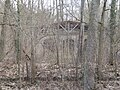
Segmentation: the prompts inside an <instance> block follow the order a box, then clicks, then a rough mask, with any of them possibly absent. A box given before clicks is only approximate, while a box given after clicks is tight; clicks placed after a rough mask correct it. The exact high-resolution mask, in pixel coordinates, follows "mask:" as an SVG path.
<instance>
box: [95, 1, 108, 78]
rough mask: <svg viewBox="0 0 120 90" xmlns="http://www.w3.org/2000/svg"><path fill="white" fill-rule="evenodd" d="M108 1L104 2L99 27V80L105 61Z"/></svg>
mask: <svg viewBox="0 0 120 90" xmlns="http://www.w3.org/2000/svg"><path fill="white" fill-rule="evenodd" d="M106 3H107V0H105V1H104V6H103V10H102V15H101V21H100V23H99V26H98V30H99V46H98V60H97V73H98V80H99V79H100V77H101V76H102V75H101V74H102V73H101V70H102V66H103V65H102V61H103V53H104V19H105V17H104V16H105V9H106Z"/></svg>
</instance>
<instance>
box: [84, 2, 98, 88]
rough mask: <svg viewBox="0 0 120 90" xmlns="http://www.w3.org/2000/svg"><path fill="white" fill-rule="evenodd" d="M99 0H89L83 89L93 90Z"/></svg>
mask: <svg viewBox="0 0 120 90" xmlns="http://www.w3.org/2000/svg"><path fill="white" fill-rule="evenodd" d="M99 5H100V0H92V1H91V12H90V20H89V28H88V37H87V46H86V52H85V63H84V90H94V88H95V61H96V53H97V51H96V48H97V47H96V46H97V45H96V32H97V26H98V23H97V22H96V21H97V18H98V17H97V16H98V8H99Z"/></svg>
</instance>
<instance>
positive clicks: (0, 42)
mask: <svg viewBox="0 0 120 90" xmlns="http://www.w3.org/2000/svg"><path fill="white" fill-rule="evenodd" d="M9 13H10V0H6V1H5V6H4V14H3V24H2V30H1V36H0V61H1V60H2V59H3V58H4V56H5V53H4V49H5V38H6V29H7V26H8V25H9Z"/></svg>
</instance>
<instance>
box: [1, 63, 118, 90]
mask: <svg viewBox="0 0 120 90" xmlns="http://www.w3.org/2000/svg"><path fill="white" fill-rule="evenodd" d="M21 68H22V66H21ZM118 68H119V67H118ZM24 69H25V68H24ZM75 70H76V69H75V67H64V68H63V67H58V66H57V65H52V66H51V65H49V64H47V63H46V64H45V63H43V64H42V65H39V66H37V68H36V75H35V80H34V83H32V84H31V83H30V82H31V81H30V80H31V79H30V78H28V77H27V76H26V72H25V71H26V70H23V71H24V75H23V74H22V73H21V83H19V78H18V75H17V64H16V63H15V62H13V61H4V62H0V90H83V74H82V73H83V70H82V69H81V66H80V67H79V70H78V75H79V76H78V81H76V71H75ZM21 72H22V71H21ZM118 72H119V71H118ZM119 75H120V74H119V73H117V76H116V75H115V72H114V67H112V66H111V67H109V68H108V69H107V70H103V79H102V80H100V81H99V83H98V82H96V90H120V76H119ZM19 87H21V89H19Z"/></svg>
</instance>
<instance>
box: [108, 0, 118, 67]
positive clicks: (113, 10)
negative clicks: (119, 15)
mask: <svg viewBox="0 0 120 90" xmlns="http://www.w3.org/2000/svg"><path fill="white" fill-rule="evenodd" d="M116 2H117V0H112V2H111V10H110V60H109V64H110V65H113V64H114V34H115V27H116Z"/></svg>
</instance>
